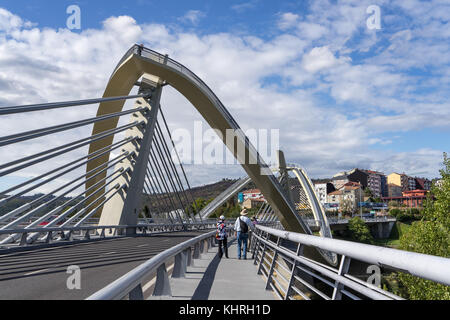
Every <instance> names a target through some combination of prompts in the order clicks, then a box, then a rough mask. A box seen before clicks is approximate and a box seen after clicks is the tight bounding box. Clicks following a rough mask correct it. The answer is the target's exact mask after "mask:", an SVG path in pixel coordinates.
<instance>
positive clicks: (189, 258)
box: [186, 248, 192, 266]
mask: <svg viewBox="0 0 450 320" xmlns="http://www.w3.org/2000/svg"><path fill="white" fill-rule="evenodd" d="M186 258H187V259H186V266H191V265H192V249H191V248H187V249H186Z"/></svg>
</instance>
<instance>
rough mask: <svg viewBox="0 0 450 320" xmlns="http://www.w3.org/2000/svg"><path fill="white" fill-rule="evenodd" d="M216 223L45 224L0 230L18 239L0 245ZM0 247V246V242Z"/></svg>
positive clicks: (187, 228) (149, 232) (186, 228)
mask: <svg viewBox="0 0 450 320" xmlns="http://www.w3.org/2000/svg"><path fill="white" fill-rule="evenodd" d="M215 227H216V222H215V221H214V222H212V221H208V222H198V223H193V222H190V223H183V224H182V223H161V224H158V223H152V224H144V223H139V224H137V225H92V224H84V225H81V226H73V227H72V226H71V227H64V226H58V227H48V228H45V229H44V228H42V227H37V228H14V229H2V230H0V238H1V237H2V236H5V235H12V234H14V235H18V239H20V241H18V242H16V243H15V244H13V245H11V244H10V245H8V246H4V247H3V249H10V248H14V247H17V246H29V245H40V244H50V243H54V242H58V243H64V242H73V241H77V240H78V241H79V240H93V239H105V238H119V237H126V236H127V234H132V235H133V236H139V235H149V236H151V235H153V234H159V233H166V232H176V231H195V230H208V229H212V228H215ZM30 234H36V236H35V239H33V240H32V241H31V240H30V238H29V235H30ZM0 248H2V247H1V246H0Z"/></svg>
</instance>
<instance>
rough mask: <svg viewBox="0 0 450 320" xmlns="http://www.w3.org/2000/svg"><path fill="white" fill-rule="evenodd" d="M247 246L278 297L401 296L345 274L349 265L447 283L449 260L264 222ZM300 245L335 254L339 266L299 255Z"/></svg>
mask: <svg viewBox="0 0 450 320" xmlns="http://www.w3.org/2000/svg"><path fill="white" fill-rule="evenodd" d="M251 239H252V242H251V244H250V248H252V252H253V259H254V263H255V264H256V265H257V266H258V269H257V272H258V274H262V275H263V276H264V278H265V279H266V288H267V289H272V290H273V291H274V292H275V293H276V294H277V296H278V297H279V298H280V299H282V300H287V299H296V298H298V297H300V298H301V299H306V300H310V299H316V298H319V299H320V298H321V299H326V300H340V299H342V298H343V297H344V296H345V297H346V298H350V299H355V300H359V299H377V300H380V299H381V300H386V299H395V300H397V299H402V298H401V297H398V296H396V295H394V294H392V293H390V292H387V291H385V290H382V289H380V288H379V287H377V286H375V285H373V284H371V283H368V282H366V281H363V280H361V279H359V278H357V277H355V276H354V275H350V274H349V268H350V263H351V262H352V261H355V262H356V261H358V262H359V263H361V262H362V263H364V264H369V265H375V266H378V267H381V268H387V269H389V270H393V271H399V272H406V273H409V274H411V275H414V276H417V277H420V278H422V279H427V280H431V281H434V282H437V283H441V284H444V285H447V286H448V285H450V259H448V258H443V257H437V256H431V255H425V254H420V253H415V252H408V251H402V250H396V249H391V248H384V247H378V246H372V245H367V244H361V243H356V242H351V241H344V240H336V239H329V238H322V237H317V236H312V235H305V234H300V233H294V232H287V231H283V230H276V229H273V228H268V227H265V226H260V225H259V226H257V227H256V229H255V232H254V233H253V235H252V237H251ZM306 247H315V248H318V249H321V250H326V251H329V252H333V253H335V254H337V255H339V256H340V265H339V268H332V267H329V266H327V265H324V264H321V263H320V262H317V261H314V260H312V259H308V258H306V257H304V256H302V254H303V251H304V250H305V248H306Z"/></svg>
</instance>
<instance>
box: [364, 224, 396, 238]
mask: <svg viewBox="0 0 450 320" xmlns="http://www.w3.org/2000/svg"><path fill="white" fill-rule="evenodd" d="M394 225H395V221H387V222H376V223H374V224H372V225H371V226H370V231H371V233H372V235H373V236H374V237H375V238H377V239H386V238H389V236H390V235H391V231H392V228H393V227H394Z"/></svg>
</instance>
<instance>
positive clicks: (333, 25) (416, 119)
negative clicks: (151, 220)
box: [0, 0, 450, 184]
mask: <svg viewBox="0 0 450 320" xmlns="http://www.w3.org/2000/svg"><path fill="white" fill-rule="evenodd" d="M73 4H75V5H79V7H80V9H81V30H72V31H70V30H68V29H67V28H66V19H67V17H68V16H69V15H68V14H67V13H66V8H67V7H68V6H69V5H73ZM370 5H377V6H378V7H379V8H380V9H381V29H379V30H374V29H369V28H368V27H367V24H366V21H367V19H368V18H369V17H370V14H368V13H367V12H366V9H367V8H368V7H369V6H370ZM2 10H3V11H2ZM449 19H450V3H449V1H444V0H433V1H420V0H409V1H387V0H370V1H369V0H367V1H366V0H361V1H356V0H346V1H331V0H330V1H329V0H316V1H297V2H290V1H263V0H253V1H245V0H243V1H198V0H195V1H171V0H167V1H143V0H139V1H126V2H124V1H103V0H102V1H98V0H97V1H62V0H52V1H48V0H47V1H39V2H37V1H33V2H31V1H20V0H15V1H11V0H3V1H2V3H1V4H0V105H2V106H7V105H14V104H20V103H19V102H18V101H20V102H22V103H36V102H43V101H57V100H67V99H68V98H71V99H72V98H74V99H76V98H82V97H83V98H91V97H95V96H98V95H101V94H102V90H103V89H104V86H105V84H106V81H107V79H108V77H109V75H110V73H111V71H112V68H113V67H114V66H115V64H116V63H117V61H118V60H119V59H120V57H121V56H122V55H123V53H124V52H125V51H126V49H127V48H129V47H130V46H131V45H132V44H133V43H140V42H143V43H144V44H145V45H146V46H148V47H150V48H152V49H155V50H158V51H161V52H163V53H169V54H170V56H171V57H173V58H175V59H177V60H178V61H180V62H181V63H183V64H185V65H186V66H188V67H189V68H190V69H191V70H193V71H194V72H195V73H197V74H198V75H199V76H201V77H202V78H203V80H204V81H205V82H206V83H207V84H208V85H209V86H210V87H211V88H212V89H213V90H214V91H215V93H216V94H217V95H218V96H219V98H220V99H221V100H222V102H224V104H225V105H226V107H227V108H228V109H229V110H230V112H231V113H232V114H233V116H234V117H235V118H236V119H237V120H238V123H239V124H240V125H241V127H243V128H244V129H245V128H253V127H255V126H256V127H257V128H267V129H280V146H282V148H283V149H284V151H285V153H286V156H287V158H288V161H289V162H295V163H299V164H301V165H303V166H304V167H305V168H306V169H307V171H308V172H309V173H310V175H311V176H313V177H326V176H330V175H332V174H334V173H336V172H338V171H342V170H349V169H352V168H353V167H360V168H367V169H374V170H380V171H383V172H385V173H386V174H389V173H390V172H392V171H400V172H406V173H409V174H411V175H420V176H426V177H429V178H432V177H436V176H438V170H439V168H440V167H441V162H442V153H443V152H448V151H450V139H449V136H450V135H449V133H450V103H449V98H450V97H449V95H450V94H449V93H450V90H449V89H450V88H449V86H450V45H449V43H450V41H449V40H450V39H449V38H450V24H449ZM11 52H19V53H20V54H18V55H16V56H14V55H12V54H11ZM49 70H50V71H49ZM51 70H56V71H51ZM17 71H20V72H17ZM19 73H20V74H22V75H23V74H24V75H25V76H26V77H21V76H20V75H19ZM24 78H26V79H25V80H24ZM11 84H14V85H11ZM71 87H77V88H78V89H79V90H76V91H74V90H70V88H71ZM12 88H14V90H13V89H12ZM30 92H31V93H32V94H30ZM163 102H164V104H165V105H168V106H170V108H168V110H167V113H168V116H169V118H170V120H169V122H170V124H171V127H172V128H174V129H176V128H186V129H187V130H192V127H193V125H192V123H193V121H195V120H201V118H200V117H199V116H198V114H197V113H196V112H194V111H193V108H192V107H191V106H189V104H188V103H187V102H186V101H185V99H183V97H182V96H180V95H179V94H178V93H176V92H174V90H172V91H170V90H167V94H164V95H163ZM274 110H276V113H275V114H274ZM268 115H270V116H269V117H268ZM81 116H82V115H81V114H76V113H74V114H73V117H81ZM14 121H15V120H14V119H12V118H11V119H10V120H9V121H8V123H6V122H4V124H5V125H4V126H2V128H0V135H4V134H5V132H9V131H10V130H13V129H14V128H15V123H16V122H14ZM17 121H19V120H17ZM39 121H49V120H44V119H41V118H39V116H36V123H38V122H39ZM61 139H63V138H61ZM64 139H66V137H64ZM41 146H42V145H41ZM30 148H32V149H36V150H38V149H39V148H40V145H39V144H35V145H33V146H31V145H30ZM21 152H22V151H21ZM23 152H25V151H23ZM12 156H17V154H16V155H11V157H12ZM188 170H190V171H191V173H193V174H194V175H195V176H196V179H197V181H196V183H197V184H201V183H206V182H212V181H214V180H217V179H219V178H221V177H223V176H227V175H228V176H233V177H237V176H240V175H242V174H243V172H242V170H241V169H240V168H239V166H237V167H236V168H233V169H230V168H229V167H226V166H224V167H211V168H210V169H209V170H205V169H204V168H196V167H195V166H189V168H188ZM33 174H35V173H34V172H28V173H24V175H23V177H28V176H29V175H33ZM12 179H19V178H18V177H13V178H12ZM196 183H194V184H196Z"/></svg>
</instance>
